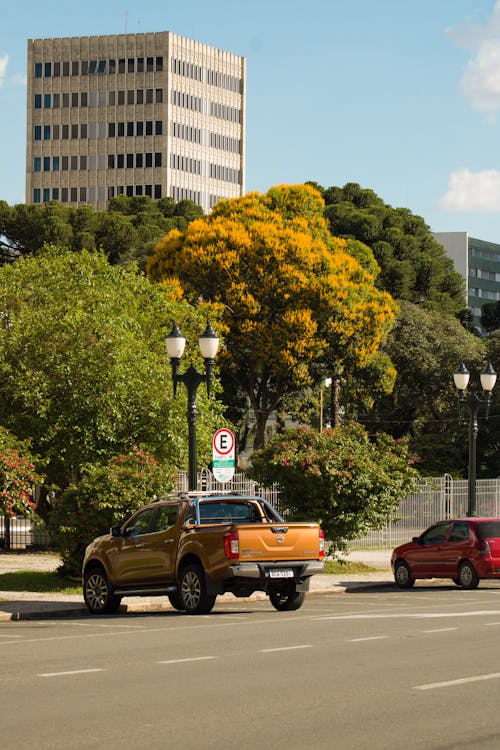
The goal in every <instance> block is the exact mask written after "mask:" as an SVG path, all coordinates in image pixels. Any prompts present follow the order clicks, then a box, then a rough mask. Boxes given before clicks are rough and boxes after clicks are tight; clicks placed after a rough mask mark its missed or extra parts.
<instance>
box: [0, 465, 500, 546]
mask: <svg viewBox="0 0 500 750" xmlns="http://www.w3.org/2000/svg"><path fill="white" fill-rule="evenodd" d="M198 488H199V489H200V490H220V489H223V490H224V491H226V492H240V493H241V494H247V495H259V496H261V497H264V498H265V499H266V500H268V501H269V502H270V503H271V504H272V505H273V506H274V507H275V508H276V509H277V510H278V511H282V510H283V509H282V508H280V501H279V490H278V487H277V486H276V485H273V487H271V488H264V487H261V486H260V485H259V484H257V482H254V481H253V480H252V479H249V478H248V477H247V476H246V475H245V474H243V473H237V474H235V475H234V477H233V479H232V480H231V481H230V482H225V483H224V484H220V483H219V482H217V481H216V480H215V479H214V476H213V474H212V473H211V472H210V471H208V470H207V469H205V470H203V471H201V472H200V473H199V476H198ZM187 489H188V476H187V473H185V472H181V473H180V474H179V476H178V480H177V490H178V491H179V492H186V491H187ZM476 496H477V515H483V516H493V517H495V518H500V477H499V478H498V479H478V480H477V485H476ZM467 503H468V482H467V480H466V479H459V480H454V479H453V478H452V477H451V476H450V475H449V474H445V475H444V476H442V477H436V478H434V479H427V480H426V481H425V482H424V483H422V484H417V485H416V486H415V491H414V492H412V493H411V494H410V495H408V497H406V498H405V499H404V500H403V501H402V503H401V505H400V506H399V510H398V513H397V514H396V516H395V518H394V519H393V520H392V521H390V522H389V523H388V524H387V525H386V526H385V527H384V528H383V529H380V530H377V531H375V530H374V531H371V532H370V533H369V534H367V535H366V536H364V537H362V538H360V539H355V540H354V541H352V542H349V547H351V548H352V549H383V548H392V547H395V546H397V545H398V544H403V543H404V542H407V541H409V540H410V539H411V538H412V536H416V535H417V534H420V533H421V532H422V531H423V530H424V529H425V528H426V527H427V526H429V525H430V524H431V523H433V522H434V521H437V520H439V519H442V518H448V517H459V516H465V515H466V514H467ZM9 526H10V549H11V550H14V551H15V550H26V549H48V548H49V547H50V537H49V535H48V533H47V530H46V528H45V526H44V524H43V523H42V522H41V521H39V522H38V521H35V522H32V521H31V520H30V519H27V518H19V517H14V518H11V519H10V523H9ZM6 546H7V545H6V524H5V518H4V517H3V516H0V549H5V547H6Z"/></svg>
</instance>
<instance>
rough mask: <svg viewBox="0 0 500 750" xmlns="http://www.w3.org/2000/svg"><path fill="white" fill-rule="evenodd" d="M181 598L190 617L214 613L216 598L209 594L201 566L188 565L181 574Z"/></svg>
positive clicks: (183, 606)
mask: <svg viewBox="0 0 500 750" xmlns="http://www.w3.org/2000/svg"><path fill="white" fill-rule="evenodd" d="M179 596H180V601H181V602H182V608H183V610H185V612H186V614H188V615H206V614H208V613H209V612H211V611H212V609H213V606H214V604H215V599H216V597H215V596H209V595H208V594H207V586H206V582H205V573H204V571H203V568H202V567H201V565H187V566H186V567H185V568H184V569H183V570H182V572H181V576H180V581H179Z"/></svg>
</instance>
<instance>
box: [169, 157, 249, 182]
mask: <svg viewBox="0 0 500 750" xmlns="http://www.w3.org/2000/svg"><path fill="white" fill-rule="evenodd" d="M170 166H171V168H172V169H177V170H180V171H182V172H190V173H191V174H197V175H201V176H203V177H211V178H213V179H214V180H221V181H223V182H234V183H235V184H237V185H239V184H241V172H240V170H239V169H232V168H231V167H225V166H222V165H221V164H212V163H207V162H205V161H202V160H201V159H193V158H191V157H190V156H181V155H180V154H170Z"/></svg>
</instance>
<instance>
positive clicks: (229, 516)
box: [200, 503, 262, 523]
mask: <svg viewBox="0 0 500 750" xmlns="http://www.w3.org/2000/svg"><path fill="white" fill-rule="evenodd" d="M200 521H201V523H261V522H262V517H261V515H260V513H259V510H258V508H257V506H256V505H254V504H253V503H200Z"/></svg>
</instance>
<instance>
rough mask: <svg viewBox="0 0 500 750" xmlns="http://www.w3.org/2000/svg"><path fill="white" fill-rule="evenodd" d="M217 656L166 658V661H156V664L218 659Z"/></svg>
mask: <svg viewBox="0 0 500 750" xmlns="http://www.w3.org/2000/svg"><path fill="white" fill-rule="evenodd" d="M218 658H219V657H218V656H191V657H190V658H189V659H167V660H166V661H157V662H156V663H157V664H184V663H185V662H188V661H208V660H209V659H218Z"/></svg>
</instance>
